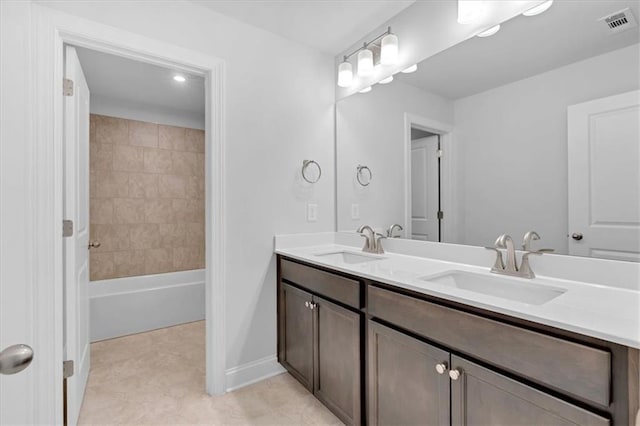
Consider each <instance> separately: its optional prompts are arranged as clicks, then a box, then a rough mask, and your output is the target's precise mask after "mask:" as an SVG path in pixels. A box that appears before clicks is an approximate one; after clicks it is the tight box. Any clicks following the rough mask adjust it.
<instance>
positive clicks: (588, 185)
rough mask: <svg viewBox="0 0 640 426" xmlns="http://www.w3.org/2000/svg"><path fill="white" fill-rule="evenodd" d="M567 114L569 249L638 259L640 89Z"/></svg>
mask: <svg viewBox="0 0 640 426" xmlns="http://www.w3.org/2000/svg"><path fill="white" fill-rule="evenodd" d="M568 114H569V120H568V126H569V234H570V235H569V237H570V238H569V253H570V254H573V255H578V256H593V257H601V258H606V259H615V260H632V261H640V222H639V218H640V146H639V145H640V144H639V141H640V91H638V90H634V91H631V92H627V93H623V94H620V95H615V96H609V97H606V98H602V99H596V100H593V101H590V102H585V103H581V104H578V105H571V106H570V107H569V109H568Z"/></svg>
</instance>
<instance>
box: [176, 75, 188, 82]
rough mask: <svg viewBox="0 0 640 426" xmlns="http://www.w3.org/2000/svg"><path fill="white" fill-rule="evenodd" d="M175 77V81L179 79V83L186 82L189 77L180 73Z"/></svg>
mask: <svg viewBox="0 0 640 426" xmlns="http://www.w3.org/2000/svg"><path fill="white" fill-rule="evenodd" d="M173 79H174V80H175V81H177V82H178V83H184V82H185V81H187V79H186V78H185V77H184V76H183V75H180V74H176V75H174V76H173Z"/></svg>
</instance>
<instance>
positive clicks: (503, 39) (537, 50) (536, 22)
mask: <svg viewBox="0 0 640 426" xmlns="http://www.w3.org/2000/svg"><path fill="white" fill-rule="evenodd" d="M639 4H640V3H639V2H637V1H620V0H616V1H612V0H605V1H603V0H592V1H580V2H576V1H556V2H554V4H553V5H552V6H551V8H550V9H549V10H548V11H546V12H544V13H543V14H541V15H538V16H534V17H525V16H518V17H515V18H513V19H511V20H510V21H508V22H505V23H503V24H502V28H501V30H500V31H499V32H498V33H497V34H496V35H494V36H491V37H487V38H479V37H474V38H472V39H469V40H467V41H465V42H463V43H460V44H458V45H456V46H454V47H452V48H450V49H447V50H445V51H444V52H442V53H439V54H437V55H435V56H432V57H430V58H428V59H426V60H425V61H423V62H422V63H420V64H419V65H418V71H416V72H415V73H413V74H398V75H397V77H398V80H400V81H403V82H406V83H409V84H411V85H414V86H417V87H420V88H422V89H424V90H427V91H429V92H431V93H435V94H438V95H441V96H444V97H446V98H450V99H459V98H463V97H466V96H470V95H473V94H476V93H480V92H484V91H486V90H489V89H492V88H494V87H498V86H502V85H505V84H507V83H511V82H514V81H518V80H521V79H524V78H527V77H531V76H533V75H537V74H540V73H543V72H545V71H549V70H552V69H555V68H559V67H562V66H564V65H568V64H571V63H573V62H577V61H580V60H583V59H587V58H590V57H593V56H596V55H600V54H603V53H606V52H609V51H612V50H616V49H620V48H622V47H625V46H629V45H631V44H634V43H638V42H640V30H639V27H636V28H633V29H630V30H627V31H625V32H621V33H619V34H609V33H608V32H607V30H606V26H605V24H603V23H602V22H597V19H598V18H601V17H603V16H605V15H608V14H611V13H613V12H618V11H620V10H622V9H624V8H626V7H630V8H631V9H632V10H633V14H634V16H635V18H636V20H637V19H638V12H639ZM374 90H375V89H374Z"/></svg>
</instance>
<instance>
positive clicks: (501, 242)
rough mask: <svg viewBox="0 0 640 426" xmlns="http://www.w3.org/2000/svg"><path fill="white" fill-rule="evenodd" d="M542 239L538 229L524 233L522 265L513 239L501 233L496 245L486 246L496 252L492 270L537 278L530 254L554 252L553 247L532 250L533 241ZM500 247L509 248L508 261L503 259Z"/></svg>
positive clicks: (497, 272)
mask: <svg viewBox="0 0 640 426" xmlns="http://www.w3.org/2000/svg"><path fill="white" fill-rule="evenodd" d="M539 239H540V235H538V233H537V232H536V231H529V232H527V233H526V234H524V238H523V243H522V248H523V249H524V253H523V254H522V259H521V261H520V267H518V266H517V264H516V250H515V245H514V244H513V239H512V238H511V237H510V236H509V235H507V234H504V235H500V236H499V237H498V239H497V240H496V244H495V247H485V248H486V249H487V250H493V251H495V252H496V261H495V263H494V264H493V267H492V268H491V272H493V273H495V274H504V275H512V276H515V277H521V278H535V276H536V275H535V274H534V273H533V270H532V269H531V265H530V264H529V256H530V255H532V254H533V255H542V254H544V253H552V252H553V249H540V250H536V251H532V250H531V249H530V248H531V242H532V241H536V240H539ZM500 249H506V250H507V263H506V265H505V263H504V262H503V260H502V251H500Z"/></svg>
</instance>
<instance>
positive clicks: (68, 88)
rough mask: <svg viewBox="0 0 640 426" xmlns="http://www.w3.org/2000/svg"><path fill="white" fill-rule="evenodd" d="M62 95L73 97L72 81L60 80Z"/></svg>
mask: <svg viewBox="0 0 640 426" xmlns="http://www.w3.org/2000/svg"><path fill="white" fill-rule="evenodd" d="M62 94H63V95H64V96H73V80H69V79H68V78H65V79H63V80H62Z"/></svg>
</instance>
